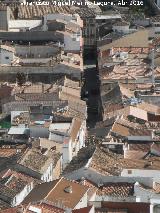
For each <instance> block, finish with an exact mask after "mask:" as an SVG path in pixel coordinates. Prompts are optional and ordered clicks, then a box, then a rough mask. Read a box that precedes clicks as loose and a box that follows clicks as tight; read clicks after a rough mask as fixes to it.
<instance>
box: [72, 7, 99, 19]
mask: <svg viewBox="0 0 160 213" xmlns="http://www.w3.org/2000/svg"><path fill="white" fill-rule="evenodd" d="M75 12H76V13H78V14H79V16H80V17H81V18H82V19H83V18H90V17H91V18H93V17H95V12H94V10H93V9H91V8H86V7H82V8H80V9H77V10H75Z"/></svg>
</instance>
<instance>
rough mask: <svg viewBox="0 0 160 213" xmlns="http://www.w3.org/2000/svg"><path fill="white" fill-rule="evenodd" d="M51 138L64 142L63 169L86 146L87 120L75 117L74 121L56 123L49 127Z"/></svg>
mask: <svg viewBox="0 0 160 213" xmlns="http://www.w3.org/2000/svg"><path fill="white" fill-rule="evenodd" d="M49 131H50V134H49V140H51V141H54V142H57V143H60V144H62V158H63V169H64V168H65V167H66V166H67V164H68V163H69V162H70V161H71V160H72V158H73V157H74V156H76V155H77V153H78V151H79V150H80V149H81V148H82V147H84V146H85V134H86V121H82V120H80V119H77V118H74V119H73V120H72V123H54V124H51V125H50V128H49Z"/></svg>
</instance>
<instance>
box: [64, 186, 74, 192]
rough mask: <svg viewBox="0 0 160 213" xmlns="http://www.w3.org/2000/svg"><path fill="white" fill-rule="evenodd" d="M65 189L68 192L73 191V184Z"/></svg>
mask: <svg viewBox="0 0 160 213" xmlns="http://www.w3.org/2000/svg"><path fill="white" fill-rule="evenodd" d="M64 191H65V192H66V193H69V194H71V193H72V186H67V187H66V188H65V189H64Z"/></svg>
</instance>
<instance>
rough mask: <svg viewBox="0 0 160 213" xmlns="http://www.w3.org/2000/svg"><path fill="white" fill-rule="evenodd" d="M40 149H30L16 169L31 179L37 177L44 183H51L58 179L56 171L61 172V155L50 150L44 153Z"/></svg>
mask: <svg viewBox="0 0 160 213" xmlns="http://www.w3.org/2000/svg"><path fill="white" fill-rule="evenodd" d="M42 153H43V152H41V150H38V149H29V150H27V152H26V153H25V155H24V156H23V157H22V158H21V159H20V160H19V162H18V164H17V166H16V168H17V170H18V171H20V172H23V173H25V174H27V175H29V176H31V177H35V178H37V179H39V180H42V181H43V182H50V181H52V180H54V179H56V178H57V176H56V174H57V173H56V172H57V171H56V170H57V169H59V171H60V170H61V155H60V154H59V153H56V152H54V153H53V154H52V153H50V152H49V151H48V150H47V151H46V152H45V153H43V154H42Z"/></svg>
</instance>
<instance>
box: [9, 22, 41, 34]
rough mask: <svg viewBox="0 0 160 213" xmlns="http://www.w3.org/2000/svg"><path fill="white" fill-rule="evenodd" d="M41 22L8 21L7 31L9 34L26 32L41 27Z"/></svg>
mask: <svg viewBox="0 0 160 213" xmlns="http://www.w3.org/2000/svg"><path fill="white" fill-rule="evenodd" d="M41 24H42V20H9V22H8V30H9V31H10V32H26V31H30V30H31V29H33V28H36V27H38V26H41Z"/></svg>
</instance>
